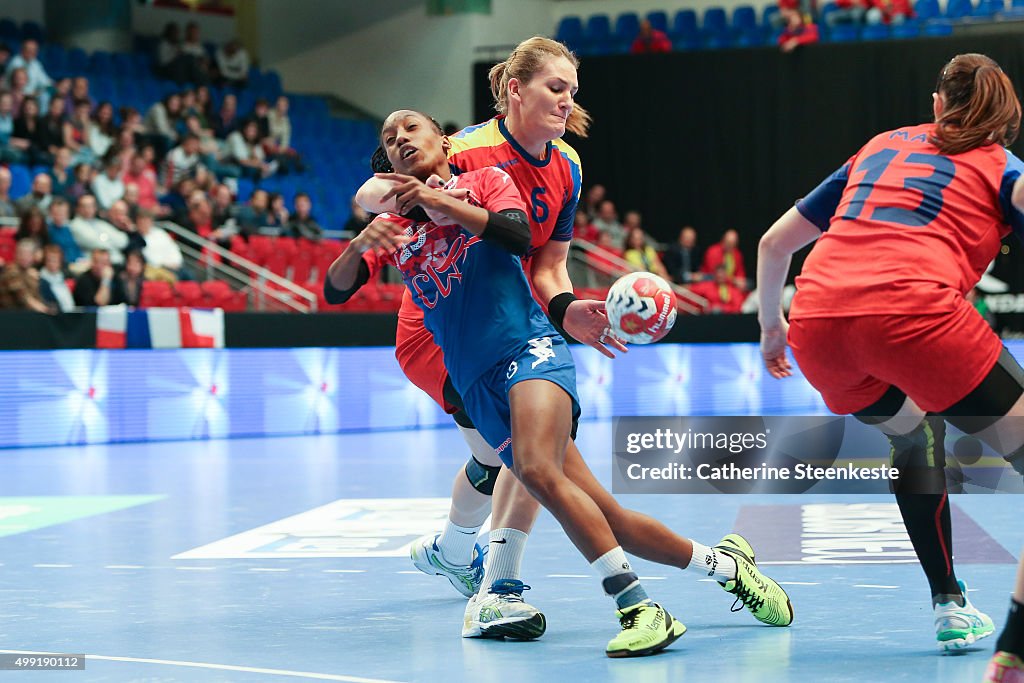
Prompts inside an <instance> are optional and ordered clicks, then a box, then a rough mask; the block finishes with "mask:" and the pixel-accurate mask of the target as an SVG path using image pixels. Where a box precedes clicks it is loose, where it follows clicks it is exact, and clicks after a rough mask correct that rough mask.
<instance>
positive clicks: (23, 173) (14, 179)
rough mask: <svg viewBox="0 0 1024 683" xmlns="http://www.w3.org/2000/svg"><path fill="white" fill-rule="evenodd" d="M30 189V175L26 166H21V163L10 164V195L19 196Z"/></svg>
mask: <svg viewBox="0 0 1024 683" xmlns="http://www.w3.org/2000/svg"><path fill="white" fill-rule="evenodd" d="M31 189H32V176H31V174H30V173H29V170H28V166H22V165H21V164H11V189H10V191H9V194H10V196H12V197H21V196H22V195H26V194H28V193H29V190H31Z"/></svg>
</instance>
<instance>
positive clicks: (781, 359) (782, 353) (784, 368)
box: [761, 320, 793, 379]
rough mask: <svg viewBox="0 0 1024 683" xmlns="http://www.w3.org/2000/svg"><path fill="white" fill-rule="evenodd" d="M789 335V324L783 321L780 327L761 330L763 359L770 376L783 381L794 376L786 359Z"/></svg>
mask: <svg viewBox="0 0 1024 683" xmlns="http://www.w3.org/2000/svg"><path fill="white" fill-rule="evenodd" d="M788 335H789V323H787V322H786V321H785V320H782V321H781V322H780V323H779V325H778V326H775V327H764V328H761V358H762V359H764V367H765V368H767V369H768V374H769V375H771V376H772V377H774V378H775V379H782V378H783V377H789V376H790V375H792V374H793V367H792V366H791V365H790V364H789V359H788V358H786V337H787V336H788Z"/></svg>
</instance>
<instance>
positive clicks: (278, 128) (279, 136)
mask: <svg viewBox="0 0 1024 683" xmlns="http://www.w3.org/2000/svg"><path fill="white" fill-rule="evenodd" d="M267 123H268V126H269V132H270V135H269V136H268V137H267V139H266V140H265V141H264V143H263V144H264V148H265V150H266V152H267V154H268V155H270V156H271V157H272V158H273V159H274V160H276V161H277V163H278V164H279V165H280V168H281V172H282V173H288V172H289V171H294V172H295V173H303V172H304V171H305V170H306V168H305V165H304V164H303V163H302V158H301V157H300V156H299V153H298V152H296V151H295V150H294V149H292V147H291V144H292V122H291V119H289V118H288V98H287V97H285V96H284V95H281V96H280V97H278V98H277V100H276V101H275V103H274V109H273V110H272V111H270V112H269V113H268V114H267Z"/></svg>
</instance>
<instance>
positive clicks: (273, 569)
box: [249, 567, 291, 572]
mask: <svg viewBox="0 0 1024 683" xmlns="http://www.w3.org/2000/svg"><path fill="white" fill-rule="evenodd" d="M249 571H251V572H290V571H291V569H287V568H285V567H249Z"/></svg>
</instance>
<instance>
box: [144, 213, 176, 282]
mask: <svg viewBox="0 0 1024 683" xmlns="http://www.w3.org/2000/svg"><path fill="white" fill-rule="evenodd" d="M153 218H154V216H153V212H152V211H146V210H145V209H141V210H140V211H139V215H138V216H137V217H136V219H135V229H136V230H137V231H138V233H139V235H140V236H141V237H142V238H143V239H144V240H145V241H146V246H145V248H144V249H143V250H142V255H143V256H145V257H146V263H147V264H148V266H149V267H148V268H147V269H146V272H147V277H148V278H149V279H151V280H160V279H166V278H165V277H161V276H160V275H158V274H155V273H154V274H150V272H149V271H150V270H160V269H162V270H165V271H167V272H168V273H169V274H171V275H172V277H175V278H176V274H177V273H178V271H180V270H181V268H182V266H183V265H184V259H183V258H182V256H181V248H180V247H179V246H178V243H177V242H175V241H174V238H172V237H171V235H170V233H168V232H167V231H166V230H164V229H163V228H161V227H160V226H158V225H154V224H153Z"/></svg>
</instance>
